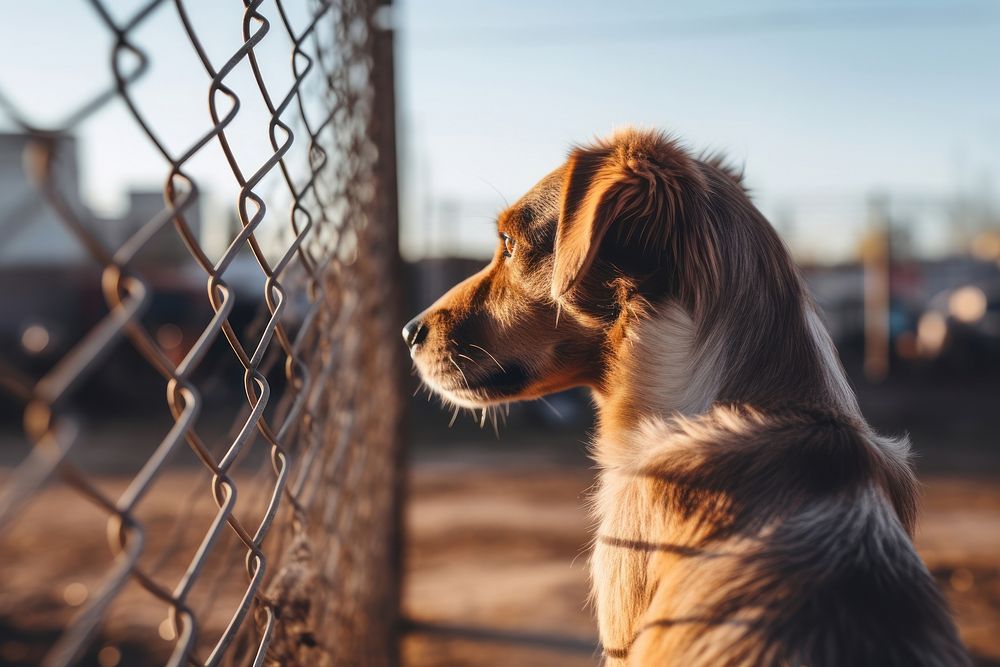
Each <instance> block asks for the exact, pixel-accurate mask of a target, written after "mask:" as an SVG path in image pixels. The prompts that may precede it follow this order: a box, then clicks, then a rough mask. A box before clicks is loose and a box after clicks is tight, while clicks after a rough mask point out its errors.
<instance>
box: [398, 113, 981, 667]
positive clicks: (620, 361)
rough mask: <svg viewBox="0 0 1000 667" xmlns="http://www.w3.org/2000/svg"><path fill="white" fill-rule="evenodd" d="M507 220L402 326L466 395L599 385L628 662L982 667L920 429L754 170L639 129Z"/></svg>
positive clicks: (600, 547) (611, 559)
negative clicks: (939, 558) (919, 494)
mask: <svg viewBox="0 0 1000 667" xmlns="http://www.w3.org/2000/svg"><path fill="white" fill-rule="evenodd" d="M498 228H499V232H500V233H501V235H502V236H504V237H505V238H506V239H507V240H505V241H503V242H502V243H500V244H499V246H498V250H497V254H496V255H495V256H494V258H493V261H492V262H491V263H490V265H489V266H487V267H486V268H485V269H484V270H483V271H482V272H480V273H479V274H477V275H476V276H473V277H472V278H470V279H468V280H466V281H465V282H463V283H462V284H460V285H458V286H456V287H455V288H454V289H453V290H452V291H450V292H449V293H448V294H446V295H445V296H443V297H442V298H441V299H440V300H439V301H438V302H437V303H436V304H435V305H434V306H432V307H431V308H430V309H429V310H428V311H426V312H425V313H423V314H421V316H420V317H419V318H417V319H416V320H414V322H412V323H411V324H410V325H408V328H407V330H406V332H404V334H405V335H406V337H407V339H408V342H409V343H410V344H411V352H412V354H413V357H414V360H415V362H416V364H417V367H418V369H419V370H420V372H421V375H422V377H423V378H424V379H425V381H427V382H428V384H430V385H431V386H432V387H433V388H435V389H436V390H437V391H439V392H440V393H441V394H442V395H443V396H445V397H446V398H448V399H450V400H452V401H453V402H455V403H456V404H459V405H464V406H469V407H483V406H491V405H496V404H498V403H502V402H505V401H509V400H516V399H521V398H532V397H536V396H540V395H542V394H545V393H549V392H552V391H557V390H561V389H564V388H567V387H571V386H578V385H585V386H589V387H590V388H591V389H592V392H593V395H594V398H595V402H596V403H597V406H598V414H599V426H598V431H597V435H596V438H595V442H594V447H593V455H594V458H595V459H596V461H597V462H598V464H599V466H600V482H599V485H598V490H597V492H596V494H595V498H594V512H595V515H596V520H597V524H598V527H597V534H596V536H595V542H594V551H593V558H592V578H593V591H594V603H595V608H596V610H597V616H598V622H599V627H600V633H601V640H602V643H603V645H604V653H605V656H606V658H607V660H608V662H609V663H613V664H628V665H651V664H676V665H691V666H697V665H706V666H708V665H712V666H715V665H790V666H798V665H872V666H875V665H879V666H885V665H941V666H944V665H962V664H967V658H966V657H965V653H964V650H963V648H962V646H961V643H960V642H959V640H958V638H957V633H956V631H955V627H954V625H953V623H952V621H951V619H950V617H949V614H948V611H947V608H946V605H945V603H944V601H943V599H942V596H941V595H940V593H939V591H938V590H937V588H936V587H935V585H934V582H933V579H932V578H931V576H930V574H929V573H928V572H927V570H926V568H925V567H924V565H923V564H922V563H921V561H920V559H919V557H918V556H917V554H916V552H915V550H914V548H913V545H912V542H911V535H912V531H913V525H914V521H915V513H916V482H915V479H914V476H913V472H912V469H911V466H910V463H909V459H908V457H909V454H908V451H909V449H908V443H907V442H906V441H905V440H903V439H899V440H894V439H889V438H884V437H881V436H878V435H876V434H875V433H874V432H873V431H872V430H871V428H869V427H868V425H867V424H866V423H865V421H864V419H863V417H862V415H861V413H860V411H859V409H858V405H857V402H856V400H855V398H854V395H853V393H852V391H851V389H850V386H849V384H848V382H847V380H846V377H845V376H844V373H843V370H842V368H841V366H840V363H839V361H838V359H837V356H836V352H835V350H834V348H833V344H832V342H831V341H830V338H829V335H828V334H827V332H826V329H825V327H824V326H823V324H822V322H821V320H820V318H819V315H818V314H817V312H816V309H815V307H814V306H813V304H812V302H811V300H810V298H809V296H808V294H807V291H806V289H805V287H804V285H803V282H802V280H801V279H800V277H799V275H798V272H797V270H796V268H795V266H794V265H793V263H792V262H791V260H790V258H789V256H788V253H787V252H786V250H785V248H784V246H783V244H782V243H781V241H780V239H779V238H778V236H777V235H776V234H775V233H774V230H773V229H772V228H771V226H770V225H769V224H768V223H767V221H766V220H765V219H764V218H763V216H762V215H761V214H760V212H759V211H757V209H756V208H755V207H754V206H753V204H752V203H751V202H750V200H749V198H748V197H747V194H746V192H745V190H744V188H743V186H742V184H741V182H740V174H738V173H736V172H735V171H734V170H732V169H730V168H728V167H726V166H725V164H724V163H723V162H722V161H721V160H720V159H719V158H717V157H706V158H697V157H695V156H693V155H692V154H691V153H689V152H688V151H687V150H686V149H685V148H684V147H683V146H681V145H680V144H679V143H678V142H676V141H675V140H673V139H671V138H669V137H667V136H665V135H663V134H661V133H658V132H654V131H641V130H635V129H626V130H623V131H621V132H618V133H616V134H614V135H612V136H611V137H609V138H608V139H604V140H600V141H597V142H595V143H593V144H591V145H588V146H581V147H578V148H575V149H574V150H573V151H572V152H571V153H570V156H569V159H568V160H567V162H566V164H565V165H563V166H562V167H560V168H559V169H557V170H556V171H554V172H553V173H551V174H549V176H547V177H546V178H544V179H543V180H542V181H541V182H540V183H539V184H538V185H537V186H536V187H535V188H534V189H533V190H532V191H531V192H529V193H528V194H527V195H525V196H524V197H523V198H522V199H521V200H519V201H518V202H517V203H516V204H515V205H514V206H512V207H511V208H510V209H508V210H506V211H504V212H503V213H501V215H500V216H499V218H498ZM511 248H513V251H512V252H511V251H510V250H511ZM415 332H416V333H419V335H416V334H415ZM484 409H485V407H484ZM484 414H485V413H484Z"/></svg>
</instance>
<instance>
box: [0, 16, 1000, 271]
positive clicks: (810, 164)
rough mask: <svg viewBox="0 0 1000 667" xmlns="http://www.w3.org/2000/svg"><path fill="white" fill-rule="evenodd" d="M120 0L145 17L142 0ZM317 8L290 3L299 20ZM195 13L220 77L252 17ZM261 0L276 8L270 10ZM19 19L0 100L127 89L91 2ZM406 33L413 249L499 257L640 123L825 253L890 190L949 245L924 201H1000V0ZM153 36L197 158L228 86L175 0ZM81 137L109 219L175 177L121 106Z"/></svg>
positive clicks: (167, 113) (167, 102) (151, 106)
mask: <svg viewBox="0 0 1000 667" xmlns="http://www.w3.org/2000/svg"><path fill="white" fill-rule="evenodd" d="M108 4H109V5H110V6H111V7H112V11H113V13H114V14H115V15H116V16H117V17H125V16H128V15H130V14H131V13H132V12H134V11H136V9H137V8H138V7H140V6H141V5H142V4H144V3H143V2H141V1H140V0H114V1H112V2H109V3H108ZM301 4H302V5H303V8H302V9H298V8H297V3H296V2H294V1H293V0H288V1H287V2H286V3H285V5H286V6H287V7H288V8H289V9H291V10H292V13H293V18H294V19H295V20H298V21H300V22H301V21H302V20H304V17H305V16H306V11H305V7H306V3H304V2H303V3H301ZM186 6H187V7H188V9H189V11H190V13H191V16H192V19H193V20H194V22H195V25H196V28H197V29H198V31H199V33H200V34H201V35H202V36H203V41H204V42H205V44H206V46H207V47H208V51H209V55H210V57H212V59H213V61H214V62H215V63H216V64H217V65H218V64H221V63H222V62H223V61H224V60H225V59H226V57H227V56H228V54H230V53H232V52H233V51H234V50H235V49H236V48H238V46H239V44H240V42H241V35H240V23H241V20H240V17H241V14H242V4H241V3H240V2H238V1H237V0H226V2H222V1H221V0H218V1H213V2H198V3H195V2H187V3H186ZM262 11H263V12H264V13H265V14H266V15H269V16H271V17H272V18H274V17H275V11H274V7H273V5H272V4H271V2H270V1H268V2H265V3H264V5H263V7H262ZM6 12H7V14H6V20H5V21H3V22H2V23H0V88H2V90H3V91H4V92H5V93H6V94H8V95H10V96H11V97H13V98H14V100H15V101H16V102H18V103H19V104H20V105H21V106H22V107H24V108H25V110H26V111H27V113H28V114H29V115H30V116H31V117H32V118H34V119H36V120H37V121H38V122H40V123H42V124H45V123H47V122H50V121H52V122H55V121H57V120H58V117H59V110H61V109H65V108H68V107H69V106H72V105H73V104H76V103H79V102H80V101H82V100H83V99H85V98H86V96H88V95H90V94H92V93H93V92H95V91H97V90H99V89H100V88H101V87H102V86H104V85H106V84H107V83H108V82H109V81H110V73H109V70H108V53H109V50H110V46H111V38H110V36H109V34H108V33H107V31H106V30H104V29H103V28H102V27H101V26H100V24H99V22H98V20H97V18H96V14H95V12H94V11H93V9H92V8H91V7H90V6H89V3H87V2H83V1H82V0H79V1H77V0H37V1H35V2H22V3H14V4H12V6H11V7H10V8H8V9H7V10H6ZM394 20H395V24H396V26H397V29H398V43H397V56H398V61H399V65H398V78H399V86H400V91H399V95H398V99H399V101H400V109H399V124H400V129H401V133H400V142H401V147H400V148H401V151H400V152H401V157H402V162H401V169H402V173H401V178H402V182H403V186H404V187H403V194H404V198H403V208H402V211H403V227H404V228H403V238H404V242H405V249H406V250H407V252H408V253H409V254H410V255H411V256H413V255H415V254H420V253H424V252H426V253H431V254H441V253H449V252H459V253H464V254H477V253H482V252H484V250H486V249H487V248H489V247H490V246H491V244H492V243H493V242H494V236H493V233H492V231H491V230H490V224H491V223H490V220H491V218H492V216H493V215H494V214H495V213H496V211H497V210H498V209H499V208H500V207H501V206H502V205H503V202H504V200H505V199H506V200H510V201H513V200H514V199H515V198H516V197H517V196H519V195H520V194H521V193H522V192H523V191H524V190H526V189H527V188H529V187H530V186H531V184H532V183H534V182H535V181H536V180H537V179H538V178H539V177H541V176H542V175H544V174H545V173H546V172H548V171H549V170H550V169H552V168H553V167H554V166H556V165H557V164H558V163H559V162H560V161H561V160H562V159H563V157H564V155H565V153H566V151H567V148H568V147H569V146H570V144H572V143H573V142H581V141H586V140H587V139H588V138H590V137H592V136H594V135H597V134H603V133H606V132H607V131H609V130H610V129H611V128H613V127H614V126H616V125H620V124H623V123H635V124H641V125H651V126H656V127H661V128H665V129H668V130H671V131H674V132H676V133H677V134H678V135H680V136H681V137H683V138H685V139H686V140H687V141H688V142H689V143H690V144H691V145H692V146H693V147H695V148H698V149H701V148H711V149H720V150H723V151H725V152H726V153H727V154H729V155H730V156H731V157H732V158H733V159H734V160H735V161H736V162H738V163H744V164H745V166H746V172H747V177H748V181H749V184H750V185H751V187H752V188H753V189H754V191H755V192H756V194H757V198H758V201H759V203H760V205H761V207H762V208H763V209H764V210H765V212H767V213H769V214H770V215H771V216H772V218H773V219H774V220H775V221H776V222H777V223H778V224H779V227H781V226H782V225H784V226H785V227H787V229H784V230H783V231H785V232H786V236H788V237H789V239H790V240H791V241H792V243H793V246H795V247H797V248H798V249H800V250H801V251H802V252H804V253H806V254H810V253H811V254H813V255H817V256H821V255H824V254H827V255H829V256H830V257H832V258H836V257H837V256H839V255H842V254H844V253H845V252H849V251H850V249H851V248H852V247H853V245H854V244H855V243H856V240H857V236H858V234H859V233H860V231H859V230H860V229H861V228H862V227H863V224H864V202H865V197H866V196H867V195H868V194H869V193H871V192H873V191H880V190H881V191H885V192H888V193H890V195H891V196H893V197H894V198H895V200H896V201H900V202H904V203H905V202H912V201H916V202H918V203H917V204H915V205H914V206H913V207H911V208H913V209H914V210H918V211H920V213H919V214H914V215H913V216H912V217H913V223H912V224H914V225H919V224H924V226H925V227H927V228H928V229H929V230H930V231H928V232H926V233H922V234H921V236H922V238H924V241H925V245H927V244H930V245H933V244H934V243H937V242H939V241H941V240H943V234H942V229H944V227H943V226H944V225H945V224H946V223H947V221H946V220H945V219H944V218H943V217H942V212H941V210H940V206H937V205H936V204H932V205H931V206H930V208H928V207H927V206H924V205H923V204H920V203H919V201H920V200H921V198H923V199H926V200H928V201H932V202H939V201H941V200H942V198H946V197H948V196H951V195H952V194H954V193H955V192H956V191H975V192H981V191H990V190H992V192H994V193H997V192H1000V187H998V180H1000V2H996V0H986V1H979V2H949V1H947V0H933V1H932V0H913V1H910V2H901V1H899V0H896V1H895V2H890V3H888V4H881V3H880V4H877V5H873V4H871V3H854V4H851V3H844V2H832V1H827V2H818V1H804V2H795V3H792V2H775V1H773V0H744V1H742V2H718V1H706V2H698V3H679V2H614V3H612V2H598V1H594V0H575V1H573V2H569V1H563V2H554V1H552V0H535V1H531V2H529V1H526V0H507V1H505V2H492V3H486V2H468V1H467V0H465V1H458V0H401V1H400V2H399V4H398V5H397V9H396V14H395V19H394ZM134 38H135V39H136V41H137V42H138V43H140V44H141V46H142V47H143V48H144V49H145V50H146V51H147V52H148V53H149V55H150V57H151V61H152V67H151V69H150V71H149V73H148V75H147V76H146V77H144V79H143V80H141V81H140V82H139V83H138V84H137V85H136V86H135V88H134V92H135V94H136V98H137V100H138V102H139V104H140V106H141V107H142V108H143V110H144V113H146V114H147V115H148V117H149V119H150V121H151V123H152V125H153V126H154V127H156V128H157V129H158V131H159V132H160V133H161V135H162V138H163V139H164V141H165V142H166V143H167V145H168V146H170V147H171V148H172V149H174V150H180V149H181V148H182V147H184V146H186V145H187V144H188V143H189V142H190V141H191V140H192V139H193V138H194V137H196V136H197V135H198V134H200V133H201V132H204V131H205V129H206V128H207V127H208V126H209V120H208V114H207V105H206V98H207V89H208V76H207V75H206V74H205V72H204V70H203V69H202V68H201V65H200V64H199V62H198V61H197V59H196V58H195V56H194V53H193V51H192V49H191V48H190V46H189V44H188V43H187V38H186V37H185V35H184V34H183V32H182V31H181V29H180V23H179V21H178V20H177V18H176V12H175V11H174V8H173V5H172V3H165V4H164V5H163V6H162V7H160V8H159V9H157V10H156V12H155V14H154V15H153V16H152V17H151V19H150V20H149V21H148V22H147V23H145V24H143V25H142V26H141V27H140V28H139V29H138V30H136V32H135V34H134ZM289 48H290V47H289V43H288V40H287V38H286V37H285V36H284V35H283V34H282V32H281V30H280V29H278V27H277V25H275V29H274V30H273V32H272V33H271V34H270V35H269V36H268V37H267V38H266V39H265V40H264V42H263V43H262V45H261V47H260V56H261V60H262V62H263V63H264V67H265V70H266V74H267V76H268V79H269V81H271V82H272V83H273V84H274V85H273V89H274V90H275V91H280V90H281V89H282V87H283V86H287V85H288V84H290V82H291V76H290V72H289V67H288V51H289ZM227 83H229V84H230V85H232V86H233V87H234V88H235V89H236V90H237V92H239V93H240V95H241V99H243V102H244V104H243V107H242V110H241V114H240V116H239V117H238V119H237V121H236V123H234V125H233V127H232V128H231V130H230V131H231V134H232V135H233V136H234V137H235V138H236V141H235V142H234V143H235V144H236V145H237V148H238V151H237V152H238V154H239V157H240V158H241V162H242V163H243V164H245V165H246V166H247V169H252V167H253V165H255V164H259V163H260V162H262V161H263V160H264V159H266V157H267V155H268V154H269V153H270V147H269V144H268V141H267V135H266V114H265V112H264V108H263V105H262V103H261V102H260V100H259V95H258V94H257V93H256V91H255V89H254V88H253V83H252V80H251V78H250V73H249V68H248V67H246V66H243V67H241V68H240V69H238V70H237V71H236V72H234V73H233V75H232V76H231V77H230V78H229V79H227ZM8 127H9V126H8ZM79 135H80V150H81V156H80V159H81V163H82V170H81V171H82V173H83V189H84V194H85V196H86V197H87V198H88V200H89V202H90V203H91V204H92V205H93V206H95V207H96V208H97V209H98V210H99V211H101V212H104V213H109V214H113V213H114V212H115V211H118V210H120V209H121V207H122V206H123V202H124V197H123V193H124V191H125V190H126V189H128V188H136V187H140V188H154V189H158V188H161V187H162V183H163V177H164V175H165V172H166V168H165V165H164V162H163V160H162V158H160V157H159V156H158V155H157V154H156V153H155V152H154V151H153V150H152V149H151V148H150V146H149V144H148V142H147V141H145V139H144V138H143V136H142V135H141V134H140V133H139V132H138V131H137V130H136V129H135V125H134V123H133V122H132V121H131V119H130V118H129V117H128V116H127V114H126V113H125V111H124V108H123V106H122V105H121V103H120V102H115V103H112V104H110V105H108V106H107V107H106V108H105V109H103V110H102V111H101V112H100V113H98V114H97V115H95V116H94V117H93V118H91V119H89V120H88V121H87V122H86V123H84V124H83V125H82V126H81V127H80V128H79ZM291 157H294V154H293V156H291ZM190 170H191V172H192V173H193V174H194V175H195V176H196V177H197V178H198V179H199V182H201V183H202V184H203V186H204V187H205V189H206V190H207V197H206V205H207V207H208V209H209V211H208V213H209V218H210V219H211V216H212V215H213V212H214V213H219V212H225V211H228V210H230V209H232V207H233V204H234V202H235V200H236V187H235V185H234V181H233V178H232V176H231V174H230V173H229V171H228V167H227V166H226V164H225V162H224V161H223V159H222V156H221V154H220V153H219V152H218V151H217V150H215V149H206V150H205V151H203V152H202V153H201V154H199V155H198V157H196V158H195V159H194V160H193V161H192V163H191V165H190ZM263 185H264V188H265V189H267V188H272V189H274V190H275V191H280V190H281V185H280V183H277V182H265V183H264V184H263ZM935 206H937V208H934V207H935ZM935 216H936V217H935ZM279 217H280V216H275V217H274V218H273V221H274V225H275V227H276V228H277V227H279V226H280V225H281V223H282V222H284V221H282V220H279V219H278V218H279ZM918 218H919V219H918ZM928 218H929V219H930V220H929V222H928V220H927V219H928ZM921 220H923V221H924V222H923V223H921V222H920V221H921ZM935 230H936V232H935ZM264 233H266V230H265V231H264ZM935 233H936V234H937V236H935Z"/></svg>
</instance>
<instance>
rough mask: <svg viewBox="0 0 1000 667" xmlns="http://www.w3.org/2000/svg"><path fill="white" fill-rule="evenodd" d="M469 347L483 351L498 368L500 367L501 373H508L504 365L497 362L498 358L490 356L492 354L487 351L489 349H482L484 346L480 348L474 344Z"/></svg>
mask: <svg viewBox="0 0 1000 667" xmlns="http://www.w3.org/2000/svg"><path fill="white" fill-rule="evenodd" d="M469 347H474V348H476V349H477V350H482V351H483V352H484V353H486V356H487V357H489V358H490V359H492V360H493V363H495V364H496V365H497V366H499V367H500V370H501V371H503V372H504V373H506V372H507V369H506V368H504V367H503V365H502V364H501V363H500V362H499V361H497V358H496V357H494V356H493V355H492V354H490V353H489V350H487V349H486V348H485V347H482V346H479V345H474V344H472V343H469Z"/></svg>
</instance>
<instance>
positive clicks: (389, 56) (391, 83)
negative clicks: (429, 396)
mask: <svg viewBox="0 0 1000 667" xmlns="http://www.w3.org/2000/svg"><path fill="white" fill-rule="evenodd" d="M378 2H379V4H378V7H377V8H376V13H375V17H374V19H375V20H374V21H373V24H374V25H373V29H374V38H373V41H374V44H373V71H372V85H373V88H374V109H373V114H372V125H373V127H372V132H371V134H372V139H373V141H374V142H375V145H376V147H377V149H378V161H377V162H376V165H375V176H376V179H377V192H378V200H377V202H378V203H377V207H378V208H377V211H376V216H377V221H378V224H379V225H381V226H382V227H383V228H384V236H383V238H384V239H385V242H386V245H387V247H386V252H387V253H388V255H389V257H390V258H391V259H390V262H391V271H390V273H391V278H390V279H391V280H392V281H393V284H394V285H396V287H397V289H395V290H393V297H394V298H393V300H394V303H391V304H386V306H387V308H388V310H389V312H390V313H391V314H392V316H391V318H390V319H391V320H393V321H395V322H397V323H399V326H400V327H402V323H403V322H405V321H406V315H405V311H404V308H405V306H404V299H403V289H402V286H403V285H405V284H406V281H405V279H404V272H405V266H404V265H403V260H402V257H401V256H400V253H399V187H398V180H397V151H396V80H395V79H396V77H395V34H394V31H395V16H394V13H393V12H394V7H393V4H392V0H378ZM394 349H395V350H396V351H395V353H394V354H393V355H392V356H393V358H395V359H396V360H397V363H396V364H395V368H396V375H395V376H394V377H393V380H394V381H395V382H397V383H399V387H403V386H405V384H406V380H407V373H406V363H405V359H404V358H403V355H402V354H401V350H402V349H403V347H402V343H400V345H398V346H396V348H394ZM400 393H402V392H400ZM400 408H401V409H400V412H399V421H398V424H397V426H396V448H397V449H396V459H395V462H394V463H395V470H394V486H395V488H394V494H393V498H394V508H393V516H392V517H391V521H390V525H389V526H388V529H389V531H390V534H389V535H388V540H389V549H390V560H389V566H390V569H391V571H390V572H389V576H390V577H392V581H391V582H390V591H391V594H390V595H391V597H390V600H389V604H390V613H392V614H393V615H394V616H393V618H392V619H391V623H390V624H389V627H390V628H391V630H392V633H393V637H392V640H393V644H392V646H391V647H390V651H389V661H390V664H391V665H398V664H400V661H401V660H400V640H401V636H402V633H401V631H400V627H401V618H402V614H401V605H402V593H403V572H404V567H405V559H404V550H405V508H406V496H407V493H406V490H407V489H406V487H407V484H406V475H407V467H408V455H407V452H408V443H407V440H406V433H405V428H404V422H405V419H404V418H403V417H404V415H405V405H402V406H400Z"/></svg>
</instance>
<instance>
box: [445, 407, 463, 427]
mask: <svg viewBox="0 0 1000 667" xmlns="http://www.w3.org/2000/svg"><path fill="white" fill-rule="evenodd" d="M461 411H462V409H461V408H460V407H459V406H457V405H456V406H455V411H454V412H452V413H451V421H449V422H448V428H451V427H452V426H454V425H455V420H456V419H458V413H459V412H461Z"/></svg>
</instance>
